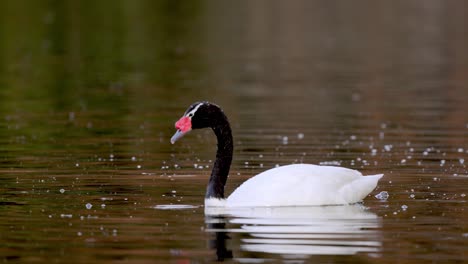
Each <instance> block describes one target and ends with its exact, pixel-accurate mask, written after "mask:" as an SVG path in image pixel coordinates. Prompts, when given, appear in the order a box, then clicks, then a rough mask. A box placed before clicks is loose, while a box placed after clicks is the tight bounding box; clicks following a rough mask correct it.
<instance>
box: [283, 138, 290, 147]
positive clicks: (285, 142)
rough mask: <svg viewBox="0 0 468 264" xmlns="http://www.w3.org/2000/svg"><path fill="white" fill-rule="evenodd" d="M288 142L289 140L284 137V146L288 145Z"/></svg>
mask: <svg viewBox="0 0 468 264" xmlns="http://www.w3.org/2000/svg"><path fill="white" fill-rule="evenodd" d="M288 140H289V138H288V137H287V136H284V137H283V145H287V144H288Z"/></svg>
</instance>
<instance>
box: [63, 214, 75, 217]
mask: <svg viewBox="0 0 468 264" xmlns="http://www.w3.org/2000/svg"><path fill="white" fill-rule="evenodd" d="M60 217H61V218H72V217H73V215H72V214H60Z"/></svg>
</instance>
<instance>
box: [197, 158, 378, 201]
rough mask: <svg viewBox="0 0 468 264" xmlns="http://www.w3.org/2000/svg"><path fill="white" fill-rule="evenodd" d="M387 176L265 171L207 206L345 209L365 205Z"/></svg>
mask: <svg viewBox="0 0 468 264" xmlns="http://www.w3.org/2000/svg"><path fill="white" fill-rule="evenodd" d="M382 176H383V174H377V175H369V176H363V175H362V174H361V173H360V172H359V171H356V170H352V169H347V168H342V167H334V166H317V165H311V164H293V165H287V166H282V167H278V168H273V169H270V170H267V171H264V172H262V173H260V174H258V175H256V176H255V177H252V178H250V179H249V180H247V181H245V182H244V183H243V184H242V185H241V186H239V187H238V188H237V189H236V190H235V191H234V192H233V193H232V194H231V195H230V196H229V197H228V198H227V199H225V200H220V199H213V198H211V199H206V200H205V206H225V207H258V206H310V205H315V206H318V205H343V204H353V203H357V202H360V201H362V199H364V198H365V197H366V196H367V195H368V194H369V193H370V192H371V191H372V190H374V188H375V187H376V186H377V182H378V181H379V179H380V178H381V177H382Z"/></svg>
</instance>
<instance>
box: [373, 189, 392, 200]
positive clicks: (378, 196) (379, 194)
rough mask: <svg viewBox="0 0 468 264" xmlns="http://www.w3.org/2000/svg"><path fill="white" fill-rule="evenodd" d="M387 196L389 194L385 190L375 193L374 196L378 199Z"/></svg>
mask: <svg viewBox="0 0 468 264" xmlns="http://www.w3.org/2000/svg"><path fill="white" fill-rule="evenodd" d="M388 197H389V194H388V192H386V191H381V192H380V193H378V194H377V195H375V198H377V199H379V200H387V199H388Z"/></svg>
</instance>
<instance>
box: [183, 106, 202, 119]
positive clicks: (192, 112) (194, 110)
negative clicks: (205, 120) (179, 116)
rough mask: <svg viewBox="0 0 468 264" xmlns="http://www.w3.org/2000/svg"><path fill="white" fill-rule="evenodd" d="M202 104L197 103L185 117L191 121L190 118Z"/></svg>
mask: <svg viewBox="0 0 468 264" xmlns="http://www.w3.org/2000/svg"><path fill="white" fill-rule="evenodd" d="M203 104H204V103H199V104H198V105H197V106H195V108H193V109H192V111H190V112H188V113H187V114H186V115H185V116H187V117H188V118H190V120H192V117H193V116H194V115H195V112H197V110H198V108H200V106H202V105H203ZM190 114H192V116H190Z"/></svg>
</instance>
